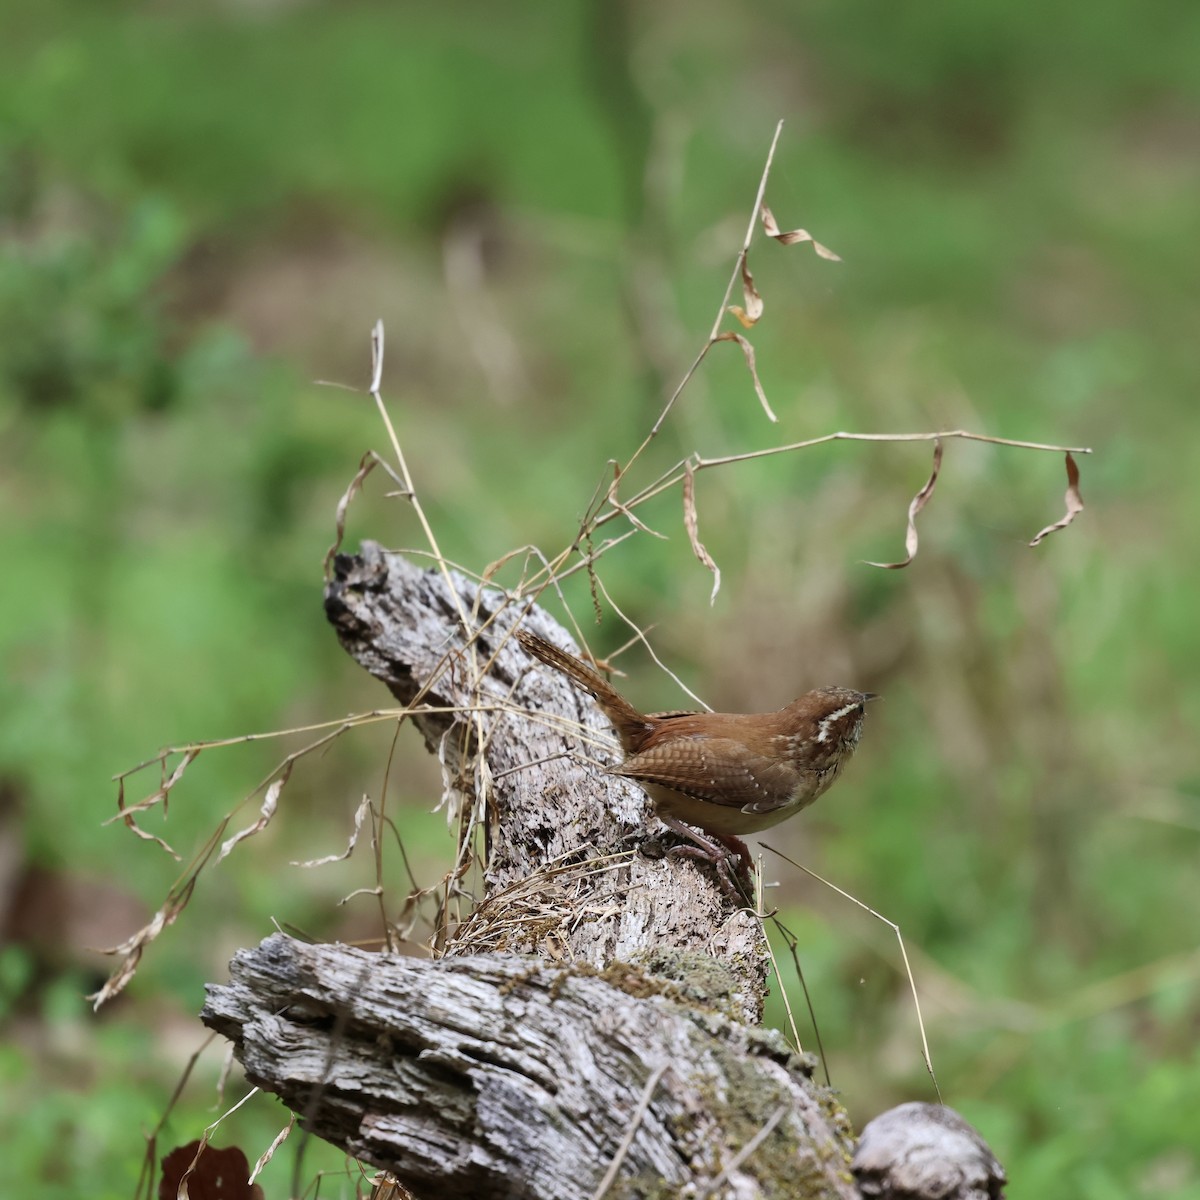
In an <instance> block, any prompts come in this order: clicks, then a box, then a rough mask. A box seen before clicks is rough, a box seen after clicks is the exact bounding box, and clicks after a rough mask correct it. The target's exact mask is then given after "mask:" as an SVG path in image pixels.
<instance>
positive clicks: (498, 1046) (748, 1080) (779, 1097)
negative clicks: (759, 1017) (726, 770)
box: [204, 934, 858, 1200]
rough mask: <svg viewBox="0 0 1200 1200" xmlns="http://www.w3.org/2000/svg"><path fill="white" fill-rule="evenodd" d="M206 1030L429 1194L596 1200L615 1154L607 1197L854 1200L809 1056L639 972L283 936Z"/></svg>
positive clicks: (839, 1134)
mask: <svg viewBox="0 0 1200 1200" xmlns="http://www.w3.org/2000/svg"><path fill="white" fill-rule="evenodd" d="M710 986H711V985H710ZM204 1020H205V1022H206V1023H207V1024H208V1025H210V1026H211V1027H212V1028H213V1029H215V1030H217V1031H218V1032H220V1033H223V1034H224V1035H225V1036H226V1037H228V1038H230V1040H231V1041H232V1042H233V1043H234V1046H235V1049H236V1051H237V1054H238V1057H239V1058H240V1059H241V1061H242V1063H243V1065H244V1066H245V1068H246V1072H247V1074H248V1076H249V1077H250V1078H251V1080H252V1081H253V1082H255V1083H258V1084H260V1085H262V1086H264V1087H267V1088H269V1089H270V1090H271V1091H274V1092H276V1093H278V1094H279V1096H280V1097H281V1098H282V1099H283V1100H284V1102H285V1103H286V1104H288V1105H289V1107H291V1108H293V1109H294V1110H295V1111H297V1112H298V1113H300V1114H301V1115H302V1116H303V1117H304V1119H305V1124H306V1126H307V1127H308V1128H309V1129H311V1130H312V1131H313V1132H314V1133H316V1134H318V1135H319V1136H321V1137H323V1138H325V1139H326V1140H328V1141H330V1142H333V1143H334V1144H335V1145H337V1146H341V1147H344V1148H345V1149H346V1150H347V1151H349V1152H350V1153H351V1154H354V1155H356V1156H357V1157H359V1158H363V1159H365V1160H367V1161H369V1162H372V1163H375V1164H377V1165H379V1166H381V1167H384V1168H385V1169H387V1170H389V1171H391V1172H392V1173H394V1174H395V1175H396V1176H397V1177H398V1178H399V1179H400V1180H401V1182H403V1183H404V1184H405V1186H407V1187H409V1188H410V1189H411V1190H412V1191H413V1192H414V1194H415V1195H417V1196H418V1197H421V1198H422V1200H442V1198H445V1200H450V1198H452V1197H454V1198H457V1197H468V1196H469V1197H478V1198H480V1200H508V1198H512V1200H551V1198H562V1200H586V1198H587V1197H591V1196H592V1195H594V1193H595V1192H596V1189H597V1188H598V1187H599V1185H600V1183H601V1181H602V1179H603V1177H604V1175H605V1173H606V1171H607V1169H608V1168H609V1167H610V1165H611V1164H612V1163H613V1162H614V1161H616V1162H617V1163H618V1168H617V1173H616V1175H615V1176H614V1179H613V1183H612V1185H611V1187H610V1189H609V1191H608V1193H607V1194H608V1196H609V1197H634V1196H645V1197H652V1196H653V1197H659V1196H671V1195H680V1194H682V1193H681V1192H680V1190H679V1189H681V1188H683V1187H684V1185H685V1184H689V1183H691V1184H701V1185H703V1184H714V1183H715V1184H717V1189H716V1191H715V1193H714V1194H716V1195H722V1196H734V1195H736V1196H746V1197H755V1196H778V1197H782V1196H788V1197H806V1196H823V1197H837V1198H839V1200H856V1197H857V1195H858V1193H857V1191H856V1189H855V1187H854V1184H853V1179H852V1176H851V1174H850V1169H849V1164H850V1151H851V1149H852V1142H851V1138H850V1128H849V1124H848V1122H847V1120H846V1118H845V1115H844V1113H843V1112H842V1111H841V1109H840V1108H839V1107H838V1106H837V1105H836V1104H835V1103H834V1102H833V1100H832V1098H831V1097H830V1095H829V1094H828V1093H827V1092H826V1091H825V1090H824V1089H823V1088H820V1087H818V1086H816V1085H815V1084H814V1083H813V1082H812V1080H811V1078H810V1076H811V1062H810V1060H808V1059H807V1058H805V1057H803V1056H801V1055H798V1054H795V1053H793V1052H792V1051H791V1049H790V1048H789V1047H788V1045H787V1043H786V1042H785V1041H784V1039H783V1038H782V1037H781V1036H779V1035H778V1034H777V1033H775V1032H773V1031H769V1030H763V1029H759V1028H755V1027H752V1026H748V1025H745V1024H743V1023H742V1022H740V1021H735V1020H733V1019H731V1018H730V1017H729V1016H728V1015H726V1014H725V1013H723V1012H721V1011H720V1010H719V1008H714V1007H708V1006H703V1005H698V1004H697V1002H696V999H695V998H694V997H692V996H689V995H687V992H686V987H685V986H682V985H681V986H671V985H668V984H665V983H664V982H663V981H661V980H656V979H654V978H653V977H650V976H648V975H646V974H644V973H642V972H638V971H635V970H631V969H629V968H627V967H622V966H619V965H618V966H614V967H613V968H612V969H610V970H609V971H608V972H605V973H604V974H603V975H592V974H589V973H587V972H585V971H580V970H579V968H578V966H568V965H566V964H564V965H562V966H551V965H547V964H543V963H537V962H534V961H532V960H529V959H520V958H517V957H514V956H507V955H479V956H469V957H463V958H446V959H440V960H437V961H429V960H421V959H411V958H393V957H388V956H382V955H378V954H368V953H365V952H363V951H360V950H354V949H351V948H349V947H345V946H310V945H304V944H302V943H300V942H297V941H294V940H293V939H291V938H288V937H286V936H284V935H283V934H276V935H274V936H273V937H271V938H268V939H267V940H266V941H265V942H264V943H263V944H262V945H261V946H259V947H257V948H256V949H254V950H247V951H242V952H241V953H239V954H238V955H237V957H236V958H235V959H234V961H233V965H232V978H231V981H230V983H229V984H228V985H227V986H224V987H219V988H212V989H210V996H209V1001H208V1004H207V1006H206V1007H205V1011H204ZM626 1143H627V1144H626ZM623 1147H624V1149H623ZM747 1149H749V1150H750V1153H748V1154H746V1153H744V1152H745V1151H746V1150H747ZM739 1158H740V1159H741V1161H740V1162H739V1161H738V1160H739ZM723 1169H724V1172H725V1173H724V1175H722V1170H723ZM695 1194H697V1195H699V1194H701V1193H700V1192H697V1193H695Z"/></svg>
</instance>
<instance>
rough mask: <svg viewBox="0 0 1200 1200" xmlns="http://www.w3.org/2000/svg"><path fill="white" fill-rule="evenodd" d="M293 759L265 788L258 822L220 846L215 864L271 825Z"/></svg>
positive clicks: (241, 830) (240, 830)
mask: <svg viewBox="0 0 1200 1200" xmlns="http://www.w3.org/2000/svg"><path fill="white" fill-rule="evenodd" d="M294 762H295V759H289V760H288V764H287V766H285V767H284V768H283V771H282V772H281V773H280V776H279V778H278V779H276V780H275V782H274V783H272V784H271V786H270V787H269V788H267V794H266V795H265V796H264V797H263V802H262V807H261V808H260V809H259V810H258V820H257V821H255V822H254V824H253V825H247V826H246V828H245V829H239V830H238V832H237V833H235V834H234V835H233V837H231V838H230V839H229V840H228V841H227V842H225V843H224V844H223V845H222V846H221V853H220V854H218V855H217V862H220V861H221V860H222V859H224V858H228V857H229V852H230V851H231V850H232V849H233V848H234V846H236V845H237V844H238V842H244V841H245V840H246V839H247V838H249V837H253V836H254V835H255V834H256V833H262V831H263V830H264V829H266V827H267V826H268V825H269V824H270V823H271V818H272V817H273V816H274V815H275V809H276V807H277V806H278V804H279V793H280V792H282V791H283V788H284V784H286V783H287V781H288V778H289V776H290V775H291V773H292V764H293V763H294Z"/></svg>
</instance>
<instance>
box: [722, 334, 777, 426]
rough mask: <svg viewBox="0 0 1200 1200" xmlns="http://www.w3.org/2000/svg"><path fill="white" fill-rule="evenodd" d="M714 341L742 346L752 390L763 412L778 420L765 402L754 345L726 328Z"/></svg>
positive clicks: (765, 397)
mask: <svg viewBox="0 0 1200 1200" xmlns="http://www.w3.org/2000/svg"><path fill="white" fill-rule="evenodd" d="M713 341H714V342H737V344H738V345H739V346H741V348H742V353H743V354H744V355H745V356H746V366H748V367H749V368H750V378H751V379H753V380H754V391H755V393H756V394H757V395H758V402H759V404H761V405H762V406H763V412H765V413H766V414H767V417H768V418H769V419H770V420H772V421H778V420H779V418H778V417H777V416H776V415H775V414H774V413H773V412H772V411H771V405H770V404H769V403H768V402H767V393H766V392H764V391H763V385H762V383H761V381H760V380H759V378H758V367H757V365H756V364H755V359H754V347H753V346H752V345H751V344H750V342H749V341H748V340H747V339H746V338H744V337H742V335H741V334H740V333H733V332H732V331H730V330H726V331H725V332H724V333H718V334H717V336H716V337H715V338H713Z"/></svg>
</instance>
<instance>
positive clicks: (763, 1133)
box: [697, 1104, 791, 1200]
mask: <svg viewBox="0 0 1200 1200" xmlns="http://www.w3.org/2000/svg"><path fill="white" fill-rule="evenodd" d="M790 1108H791V1105H788V1104H781V1105H780V1106H779V1107H778V1108H777V1109H776V1110H775V1111H774V1112H773V1113H772V1114H771V1116H770V1117H769V1118H768V1120H767V1123H766V1124H765V1125H764V1126H763V1127H762V1128H761V1129H760V1130H759V1131H758V1132H757V1133H756V1134H755V1135H754V1136H753V1137H752V1138H751V1139H750V1140H749V1141H748V1142H747V1143H746V1144H745V1145H744V1146H743V1147H742V1148H741V1149H740V1150H739V1151H738V1152H737V1154H735V1155H734V1156H733V1159H732V1161H730V1162H729V1163H728V1164H727V1165H726V1166H725V1168H724V1169H723V1170H722V1171H721V1173H720V1175H718V1176H717V1177H716V1179H714V1180H713V1181H712V1183H710V1184H709V1185H708V1186H707V1187H706V1188H704V1190H703V1191H702V1192H700V1194H699V1196H698V1197H697V1200H704V1197H706V1196H711V1195H712V1194H713V1192H715V1191H716V1190H717V1188H719V1187H720V1186H721V1184H723V1183H724V1182H725V1180H726V1179H728V1178H729V1176H730V1175H732V1174H733V1172H734V1171H736V1170H737V1169H738V1167H740V1166H741V1165H742V1163H744V1162H745V1161H746V1159H748V1158H749V1157H750V1155H752V1154H753V1153H754V1152H755V1150H757V1149H758V1148H759V1146H761V1145H762V1144H763V1142H765V1141H766V1140H767V1138H769V1137H770V1136H771V1131H772V1130H773V1129H774V1128H775V1126H776V1125H778V1124H779V1122H780V1121H782V1120H783V1118H784V1117H786V1116H787V1115H788V1110H789V1109H790Z"/></svg>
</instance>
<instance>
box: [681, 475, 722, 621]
mask: <svg viewBox="0 0 1200 1200" xmlns="http://www.w3.org/2000/svg"><path fill="white" fill-rule="evenodd" d="M683 526H684V528H685V529H686V530H687V535H688V541H689V542H690V543H691V545H692V553H693V554H694V555H695V556H696V557H697V558H698V559H699V560H700V561H701V562H702V563H703V564H704V565H705V566H706V567H707V568H708V569H709V570H710V571H711V572H712V576H713V589H712V595H711V596H710V597H709V598H708V602H709V604H715V603H716V600H717V593H718V592H719V591H720V590H721V568H720V567H718V566H717V564H716V563H715V562H714V561H713V556H712V555H711V554H709V552H708V550H707V549H706V547H705V545H704V543H703V542H702V541H701V540H700V518H699V515H698V514H697V512H696V473H695V471H693V470H692V464H691V463H688V464H687V465H686V466H685V467H684V469H683Z"/></svg>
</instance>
